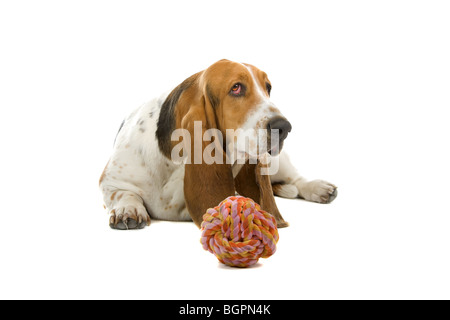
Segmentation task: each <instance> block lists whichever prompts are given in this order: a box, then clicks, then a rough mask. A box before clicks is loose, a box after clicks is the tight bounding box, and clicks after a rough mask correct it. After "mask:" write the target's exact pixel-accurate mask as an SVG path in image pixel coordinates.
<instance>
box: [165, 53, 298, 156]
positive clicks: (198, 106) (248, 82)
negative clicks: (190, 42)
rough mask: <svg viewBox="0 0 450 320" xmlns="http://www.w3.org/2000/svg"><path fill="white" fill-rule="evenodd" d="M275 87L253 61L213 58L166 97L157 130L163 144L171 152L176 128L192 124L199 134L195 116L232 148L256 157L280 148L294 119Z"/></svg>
mask: <svg viewBox="0 0 450 320" xmlns="http://www.w3.org/2000/svg"><path fill="white" fill-rule="evenodd" d="M271 89H272V85H271V82H270V80H269V78H268V76H267V74H266V73H265V72H263V71H261V70H259V69H258V68H256V67H254V66H252V65H249V64H242V63H236V62H232V61H228V60H221V61H218V62H216V63H214V64H213V65H211V66H210V67H209V68H208V69H206V70H204V71H202V72H199V73H197V74H195V75H193V76H192V77H190V78H188V79H186V80H185V81H184V82H183V83H181V84H180V85H179V86H178V87H177V88H175V89H174V90H173V91H172V92H171V93H170V94H169V96H168V97H167V99H166V100H165V102H164V103H163V106H162V109H161V113H160V117H159V121H158V129H157V133H156V134H157V138H158V141H159V145H160V149H161V150H162V152H163V153H164V154H165V155H166V156H168V157H170V156H171V151H172V148H173V147H174V145H175V144H176V141H175V142H174V141H173V137H172V133H173V131H174V130H175V129H185V130H188V131H189V133H190V137H191V139H194V137H195V136H196V137H197V138H198V137H199V136H198V135H195V132H194V131H195V128H196V126H195V122H196V121H197V122H198V123H199V124H198V125H197V128H198V129H200V130H201V134H202V139H205V138H206V140H207V141H213V140H214V139H212V138H211V136H215V137H216V136H217V135H216V134H214V133H210V132H207V131H208V130H211V129H213V130H216V133H217V132H218V133H220V135H221V141H220V144H221V145H222V147H223V148H224V149H226V152H228V154H230V152H231V153H233V152H234V156H236V155H237V156H240V157H242V156H245V157H246V158H247V159H249V158H250V159H256V158H258V157H260V156H261V155H263V154H265V153H267V152H275V153H276V152H279V151H280V150H281V148H282V145H283V141H284V139H285V138H286V137H287V135H288V133H289V132H290V131H291V124H290V123H289V121H287V120H286V118H285V117H284V116H283V115H282V114H281V112H280V111H279V110H278V109H277V108H276V107H275V105H274V103H272V101H271V100H270V91H271ZM200 122H201V124H200ZM200 125H201V128H200ZM205 133H206V135H205ZM184 138H185V137H184ZM208 139H209V140H208ZM216 140H217V139H216ZM207 141H206V142H207ZM204 142H205V141H203V142H200V144H205V143H204ZM216 142H219V141H216ZM192 146H193V147H194V145H193V142H192ZM191 151H193V150H192V149H191Z"/></svg>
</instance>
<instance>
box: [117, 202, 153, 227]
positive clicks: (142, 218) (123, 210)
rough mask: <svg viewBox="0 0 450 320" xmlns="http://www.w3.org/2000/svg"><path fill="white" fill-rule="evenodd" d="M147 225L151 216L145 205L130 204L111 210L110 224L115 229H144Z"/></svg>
mask: <svg viewBox="0 0 450 320" xmlns="http://www.w3.org/2000/svg"><path fill="white" fill-rule="evenodd" d="M146 225H147V226H149V225H150V217H149V215H148V214H147V210H145V208H144V207H135V206H131V205H130V206H126V207H118V208H116V209H113V210H111V217H110V219H109V226H110V227H111V228H113V229H118V230H130V229H142V228H144V227H145V226H146Z"/></svg>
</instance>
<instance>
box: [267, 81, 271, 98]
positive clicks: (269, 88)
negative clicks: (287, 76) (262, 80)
mask: <svg viewBox="0 0 450 320" xmlns="http://www.w3.org/2000/svg"><path fill="white" fill-rule="evenodd" d="M266 89H267V93H268V94H269V96H270V91H272V86H271V85H270V83H266Z"/></svg>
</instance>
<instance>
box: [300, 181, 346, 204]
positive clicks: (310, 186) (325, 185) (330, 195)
mask: <svg viewBox="0 0 450 320" xmlns="http://www.w3.org/2000/svg"><path fill="white" fill-rule="evenodd" d="M298 191H299V193H300V195H301V196H302V198H304V199H305V200H308V201H314V202H318V203H331V202H332V201H333V200H334V199H336V197H337V187H336V186H335V185H334V184H332V183H329V182H326V181H323V180H313V181H309V182H306V183H303V184H300V185H298Z"/></svg>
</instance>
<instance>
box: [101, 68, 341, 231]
mask: <svg viewBox="0 0 450 320" xmlns="http://www.w3.org/2000/svg"><path fill="white" fill-rule="evenodd" d="M270 90H271V83H270V81H269V79H268V77H267V74H266V73H265V72H263V71H261V70H259V69H257V68H256V67H254V66H252V65H249V64H242V63H236V62H232V61H228V60H221V61H218V62H216V63H214V64H213V65H211V66H210V67H209V68H207V69H206V70H204V71H202V72H199V73H197V74H194V75H193V76H191V77H189V78H188V79H186V80H185V81H183V82H182V83H181V84H180V85H178V86H177V87H176V88H175V89H174V90H172V91H171V92H170V93H168V94H164V95H162V96H161V97H159V98H156V99H154V100H151V101H150V102H148V103H146V104H144V105H142V106H141V107H139V108H138V109H136V110H135V111H134V112H132V113H131V114H130V115H129V116H128V117H127V118H126V119H125V120H124V121H123V123H122V125H121V127H120V129H119V132H118V134H117V136H116V140H115V143H114V148H113V154H112V156H111V158H110V159H109V161H108V163H107V165H106V167H105V169H104V171H103V173H102V175H101V177H100V189H101V191H102V193H103V200H104V203H105V207H106V209H107V211H108V213H109V214H110V220H109V225H110V226H111V227H112V228H114V229H120V230H128V229H141V228H144V227H145V226H146V225H149V224H150V220H151V219H160V220H173V221H174V220H176V221H181V220H193V221H194V223H195V224H196V225H197V226H200V224H201V222H202V217H203V214H204V213H205V212H206V210H207V209H208V208H211V207H214V206H217V205H218V204H219V203H220V202H221V201H222V200H224V199H225V198H227V197H229V196H232V195H235V194H240V195H242V196H245V197H249V198H251V199H253V200H254V201H255V202H257V203H259V204H260V206H261V208H262V209H264V210H265V211H267V212H269V213H271V214H272V215H273V216H274V217H275V218H276V220H277V225H278V227H286V226H287V225H288V224H287V222H285V221H284V219H283V218H282V216H281V214H280V212H279V211H278V208H277V205H276V203H275V199H274V195H277V196H281V197H285V198H302V199H305V200H309V201H314V202H319V203H330V202H331V201H333V200H334V198H335V197H336V195H337V190H336V186H335V185H333V184H331V183H328V182H326V181H323V180H314V181H308V180H306V179H305V178H303V177H302V176H300V175H299V173H298V172H297V170H296V169H295V168H294V166H293V165H292V163H291V162H290V160H289V157H288V156H287V154H286V153H285V151H283V152H280V153H278V152H275V153H273V154H271V153H272V152H273V151H280V150H281V148H282V143H283V140H284V139H285V138H286V137H287V135H288V133H289V132H290V131H291V124H290V123H289V121H288V120H287V119H286V118H285V117H284V116H283V115H282V114H281V112H280V111H279V110H278V109H277V107H276V106H275V104H273V103H272V102H271V100H270ZM212 129H214V130H212ZM178 130H181V131H180V132H181V134H178V135H177V134H175V133H177V131H178ZM258 130H259V132H261V131H262V132H267V131H270V132H275V133H277V134H276V135H275V139H274V138H273V137H274V136H272V135H270V136H269V135H266V136H264V135H262V136H263V138H261V135H257V134H255V132H257V131H258ZM195 131H197V132H195ZM211 132H212V133H211ZM230 132H231V133H232V134H234V138H232V139H231V140H233V139H235V140H233V142H236V143H234V144H233V148H234V149H233V150H234V151H236V152H237V154H238V155H241V156H242V157H241V158H239V160H241V161H234V160H233V159H234V158H233V157H231V159H232V160H231V161H230V155H229V153H228V150H226V152H225V153H223V152H220V151H223V149H224V148H226V147H227V145H225V144H224V142H223V137H226V138H228V137H229V136H230ZM236 132H238V133H237V134H236ZM239 132H241V133H242V132H250V134H248V135H246V137H245V139H239V135H241V133H239ZM219 135H221V136H222V137H219ZM189 136H190V137H191V139H189ZM174 137H175V138H174ZM192 137H197V139H196V138H194V139H192ZM198 137H200V141H199V139H198ZM212 137H214V139H213V138H212ZM192 140H194V141H192ZM262 140H264V141H262ZM271 140H276V141H271ZM227 141H228V140H227ZM239 141H244V142H243V143H241V142H239ZM180 145H181V148H180ZM211 145H212V147H211ZM262 145H264V147H261V146H262ZM267 145H269V147H267ZM273 145H275V148H274V147H273ZM175 149H176V152H174V150H175ZM211 150H212V151H211ZM208 153H209V154H210V155H211V156H212V158H213V159H214V160H215V161H207V159H203V158H202V155H205V154H208ZM199 154H200V157H199ZM174 155H182V158H181V159H182V160H181V161H174V160H173V157H174ZM236 159H238V157H236ZM273 159H277V160H278V166H277V170H276V171H275V172H270V171H266V172H263V170H264V169H268V167H269V166H270V163H271V162H272V160H273ZM220 160H223V161H220Z"/></svg>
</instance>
